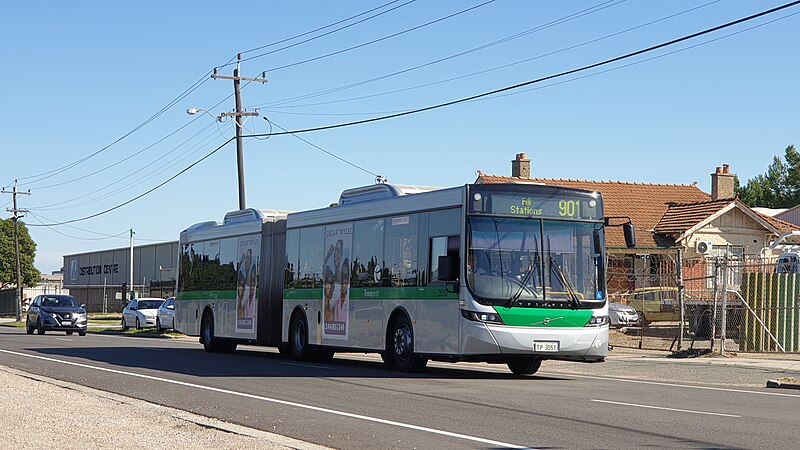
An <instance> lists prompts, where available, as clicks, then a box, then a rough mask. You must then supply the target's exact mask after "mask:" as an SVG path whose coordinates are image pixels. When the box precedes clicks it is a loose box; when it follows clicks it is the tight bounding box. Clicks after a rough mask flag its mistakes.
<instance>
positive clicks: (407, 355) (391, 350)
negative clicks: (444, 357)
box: [384, 314, 428, 372]
mask: <svg viewBox="0 0 800 450" xmlns="http://www.w3.org/2000/svg"><path fill="white" fill-rule="evenodd" d="M391 330H392V332H391V335H389V337H390V339H388V340H387V343H386V347H387V348H386V353H387V358H388V359H389V361H390V363H389V365H390V366H391V367H394V368H395V369H397V370H400V371H402V372H416V371H419V370H422V369H424V368H425V366H426V365H427V364H428V358H423V357H421V356H419V355H416V354H415V353H414V329H413V327H412V326H411V321H410V320H409V319H408V317H407V316H406V315H405V314H402V315H400V316H398V317H397V319H395V320H394V322H393V323H392V327H391ZM384 361H386V358H384Z"/></svg>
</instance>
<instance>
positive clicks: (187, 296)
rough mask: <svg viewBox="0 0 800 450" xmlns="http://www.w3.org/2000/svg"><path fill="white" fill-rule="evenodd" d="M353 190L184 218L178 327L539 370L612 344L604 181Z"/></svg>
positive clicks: (300, 346) (284, 347)
mask: <svg viewBox="0 0 800 450" xmlns="http://www.w3.org/2000/svg"><path fill="white" fill-rule="evenodd" d="M409 191H410V192H415V193H413V194H407V192H409ZM339 204H340V206H336V207H329V208H323V209H318V210H312V211H304V212H297V213H289V214H286V213H282V212H276V211H272V212H263V211H258V210H243V211H237V212H233V213H229V214H228V215H226V217H225V221H224V222H223V223H221V224H220V223H216V222H204V223H201V224H197V225H194V226H192V227H190V228H188V229H187V230H185V231H184V232H182V233H181V236H180V249H181V256H180V261H179V264H178V266H179V279H178V294H177V307H176V317H175V321H176V328H177V329H178V330H179V331H181V332H183V333H185V334H188V335H192V336H200V340H201V342H202V343H204V344H205V346H206V349H207V350H209V351H233V350H234V349H235V348H236V344H237V343H254V344H262V345H272V346H277V347H278V348H280V349H281V351H282V352H284V353H291V354H292V355H293V356H295V357H296V358H299V359H328V358H330V357H331V356H332V355H333V353H334V352H337V351H358V352H378V353H381V355H382V356H383V357H384V360H385V361H386V362H387V363H388V364H390V365H392V366H394V367H397V368H399V369H401V370H416V369H420V368H421V367H424V365H425V362H427V360H428V359H436V360H445V361H463V360H469V361H487V362H498V363H506V364H508V366H509V368H510V369H511V370H512V371H513V372H515V373H518V374H529V373H533V372H535V371H536V370H537V369H538V367H539V364H540V362H541V361H542V360H545V359H565V360H574V361H584V362H596V361H602V360H603V359H604V358H605V357H606V355H607V352H608V320H607V312H608V307H607V304H606V299H605V285H604V283H605V272H604V258H605V254H604V245H603V237H602V230H603V226H604V222H603V217H602V199H601V198H600V195H599V194H598V193H590V192H585V191H578V190H571V189H565V188H552V187H546V186H534V185H518V184H517V185H466V186H461V187H456V188H449V189H439V190H433V189H431V188H425V189H415V190H410V189H409V188H408V187H397V186H392V185H375V186H369V187H364V188H357V189H353V190H350V191H345V193H343V194H342V197H341V198H340V202H339ZM598 250H599V253H598Z"/></svg>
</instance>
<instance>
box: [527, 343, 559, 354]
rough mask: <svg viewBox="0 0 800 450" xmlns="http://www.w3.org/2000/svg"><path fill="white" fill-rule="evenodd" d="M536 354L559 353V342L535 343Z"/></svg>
mask: <svg viewBox="0 0 800 450" xmlns="http://www.w3.org/2000/svg"><path fill="white" fill-rule="evenodd" d="M533 351H534V352H545V353H555V352H558V341H533Z"/></svg>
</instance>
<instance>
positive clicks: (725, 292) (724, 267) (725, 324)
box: [719, 249, 728, 356]
mask: <svg viewBox="0 0 800 450" xmlns="http://www.w3.org/2000/svg"><path fill="white" fill-rule="evenodd" d="M722 276H723V277H724V278H722V320H721V326H722V329H721V330H720V339H721V340H722V343H721V344H720V346H719V353H720V355H721V356H725V337H726V336H725V332H726V331H727V328H728V322H727V314H726V309H727V307H728V250H727V249H726V250H725V259H724V260H723V262H722Z"/></svg>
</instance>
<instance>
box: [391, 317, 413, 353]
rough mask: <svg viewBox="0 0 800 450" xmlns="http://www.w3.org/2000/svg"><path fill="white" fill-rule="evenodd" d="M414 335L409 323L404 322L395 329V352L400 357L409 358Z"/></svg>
mask: <svg viewBox="0 0 800 450" xmlns="http://www.w3.org/2000/svg"><path fill="white" fill-rule="evenodd" d="M412 343H413V336H412V334H411V329H410V328H409V327H408V324H406V323H402V324H400V325H399V326H398V327H397V329H396V330H395V331H394V354H395V356H396V357H397V358H398V359H408V357H409V355H410V353H411V346H412Z"/></svg>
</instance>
